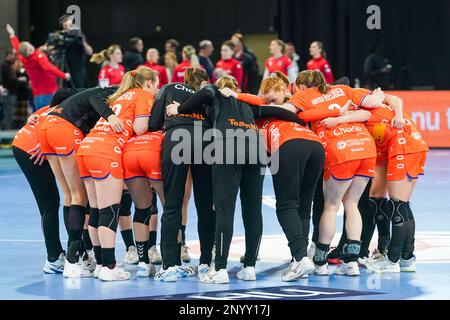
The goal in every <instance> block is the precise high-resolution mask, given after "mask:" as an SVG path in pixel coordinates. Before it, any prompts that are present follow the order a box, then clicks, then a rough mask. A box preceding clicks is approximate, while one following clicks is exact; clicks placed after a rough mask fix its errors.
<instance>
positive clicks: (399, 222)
mask: <svg viewBox="0 0 450 320" xmlns="http://www.w3.org/2000/svg"><path fill="white" fill-rule="evenodd" d="M388 206H389V211H388V212H393V215H392V217H391V221H392V238H391V242H390V244H389V249H388V254H387V255H388V258H389V260H390V261H391V262H397V261H398V260H399V259H400V255H401V254H402V252H403V246H404V245H405V240H406V238H407V237H408V234H409V229H410V225H411V224H410V222H411V221H408V219H409V216H410V213H409V208H408V207H409V202H404V201H401V200H397V199H390V200H389V204H388Z"/></svg>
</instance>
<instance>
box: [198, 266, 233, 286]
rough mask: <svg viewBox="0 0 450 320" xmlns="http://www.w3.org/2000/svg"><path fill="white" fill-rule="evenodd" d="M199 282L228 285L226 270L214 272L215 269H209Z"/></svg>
mask: <svg viewBox="0 0 450 320" xmlns="http://www.w3.org/2000/svg"><path fill="white" fill-rule="evenodd" d="M200 282H203V283H214V284H225V283H229V282H230V279H229V278H228V272H227V269H220V270H219V271H216V269H213V268H211V269H210V270H209V272H208V273H207V274H206V275H205V276H204V277H202V279H200Z"/></svg>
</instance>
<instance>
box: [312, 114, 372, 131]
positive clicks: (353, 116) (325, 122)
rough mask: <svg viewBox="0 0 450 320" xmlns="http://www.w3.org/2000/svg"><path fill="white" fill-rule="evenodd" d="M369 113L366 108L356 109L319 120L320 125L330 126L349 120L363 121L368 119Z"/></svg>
mask: <svg viewBox="0 0 450 320" xmlns="http://www.w3.org/2000/svg"><path fill="white" fill-rule="evenodd" d="M370 117H371V113H370V112H369V111H367V110H356V111H353V112H350V113H348V114H346V115H343V116H340V117H336V118H326V119H324V120H322V121H321V122H320V125H322V126H324V127H326V128H332V127H335V126H337V125H340V124H343V123H349V122H365V121H367V120H369V119H370Z"/></svg>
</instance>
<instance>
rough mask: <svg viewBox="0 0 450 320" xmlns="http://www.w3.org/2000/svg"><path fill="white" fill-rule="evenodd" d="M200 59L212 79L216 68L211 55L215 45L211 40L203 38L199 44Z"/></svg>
mask: <svg viewBox="0 0 450 320" xmlns="http://www.w3.org/2000/svg"><path fill="white" fill-rule="evenodd" d="M198 49H199V52H198V59H199V62H200V64H201V65H202V66H203V68H205V70H206V73H208V77H209V78H210V79H212V76H213V72H214V69H215V66H214V63H213V62H212V61H211V55H212V54H213V52H214V46H213V44H212V42H211V41H209V40H202V41H200V43H199V44H198Z"/></svg>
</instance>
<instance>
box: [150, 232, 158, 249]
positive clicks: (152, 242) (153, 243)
mask: <svg viewBox="0 0 450 320" xmlns="http://www.w3.org/2000/svg"><path fill="white" fill-rule="evenodd" d="M156 235H157V232H156V231H150V232H149V233H148V247H149V248H151V247H153V246H156Z"/></svg>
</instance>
